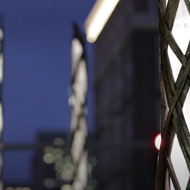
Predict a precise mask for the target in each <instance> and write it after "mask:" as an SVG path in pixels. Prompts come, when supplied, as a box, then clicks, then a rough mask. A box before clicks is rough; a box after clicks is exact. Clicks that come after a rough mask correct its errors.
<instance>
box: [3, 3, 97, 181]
mask: <svg viewBox="0 0 190 190" xmlns="http://www.w3.org/2000/svg"><path fill="white" fill-rule="evenodd" d="M94 2H95V0H90V1H89V0H0V13H4V15H5V49H4V50H5V52H4V56H5V63H4V64H5V65H4V85H3V101H4V102H3V103H4V131H3V142H4V143H18V142H24V143H34V142H35V136H36V133H37V131H39V130H42V129H44V130H54V129H55V130H61V129H65V130H67V131H68V130H69V125H70V108H69V105H68V88H69V82H70V51H71V50H70V47H71V44H70V42H71V37H72V27H71V22H72V21H76V22H77V23H78V24H79V26H80V27H81V28H82V27H83V24H84V21H85V19H86V18H87V16H88V14H89V12H90V10H91V8H92V6H93V4H94ZM87 50H88V58H89V63H90V64H92V60H91V57H92V56H91V54H92V52H91V46H90V45H89V44H88V48H87ZM91 68H92V66H91V65H90V73H91V72H92V69H91ZM90 78H91V79H92V75H90ZM89 96H90V101H89V103H90V105H92V86H91V87H90V93H89ZM91 110H92V109H90V111H91ZM92 115H93V112H91V114H90V116H89V125H90V128H91V130H92V127H93V122H92V120H93V116H92ZM32 155H33V154H32V152H31V151H30V152H24V153H23V152H18V151H12V152H5V153H4V176H3V177H4V179H5V180H6V181H10V180H18V181H23V180H29V179H30V165H29V162H30V159H31V157H32ZM18 170H19V175H18Z"/></svg>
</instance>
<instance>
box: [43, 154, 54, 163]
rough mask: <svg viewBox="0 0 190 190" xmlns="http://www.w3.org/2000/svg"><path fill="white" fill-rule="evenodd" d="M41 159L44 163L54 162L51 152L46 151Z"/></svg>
mask: <svg viewBox="0 0 190 190" xmlns="http://www.w3.org/2000/svg"><path fill="white" fill-rule="evenodd" d="M43 160H44V162H45V163H46V164H51V163H53V162H54V157H53V155H52V154H50V153H46V154H45V155H44V156H43Z"/></svg>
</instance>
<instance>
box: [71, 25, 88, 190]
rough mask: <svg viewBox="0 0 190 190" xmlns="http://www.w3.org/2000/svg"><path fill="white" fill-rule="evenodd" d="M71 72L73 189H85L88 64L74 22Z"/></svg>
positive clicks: (81, 38)
mask: <svg viewBox="0 0 190 190" xmlns="http://www.w3.org/2000/svg"><path fill="white" fill-rule="evenodd" d="M71 48H72V50H71V59H72V69H71V70H72V73H71V96H70V99H69V102H70V105H71V109H72V111H71V156H72V161H73V168H74V174H73V183H72V187H73V190H84V189H86V184H87V149H86V139H87V122H86V114H87V113H86V111H87V108H86V102H87V86H88V81H87V64H86V57H85V49H84V40H83V36H82V34H81V33H80V31H79V28H78V26H77V25H76V24H74V36H73V39H72V47H71Z"/></svg>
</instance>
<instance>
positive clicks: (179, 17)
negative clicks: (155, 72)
mask: <svg viewBox="0 0 190 190" xmlns="http://www.w3.org/2000/svg"><path fill="white" fill-rule="evenodd" d="M189 13H190V2H189V0H159V18H160V20H159V37H160V82H161V96H162V110H161V136H162V143H161V147H160V151H159V156H158V164H157V174H156V190H168V189H171V190H173V189H175V190H185V189H189V188H190V180H189V177H190V175H189V171H190V134H189V130H190V92H189V85H190V56H189V55H190V44H189V39H190V15H189Z"/></svg>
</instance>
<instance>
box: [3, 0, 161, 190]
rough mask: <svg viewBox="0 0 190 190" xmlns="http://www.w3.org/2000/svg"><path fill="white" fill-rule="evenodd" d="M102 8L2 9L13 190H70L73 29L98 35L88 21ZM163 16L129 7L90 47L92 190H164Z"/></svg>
mask: <svg viewBox="0 0 190 190" xmlns="http://www.w3.org/2000/svg"><path fill="white" fill-rule="evenodd" d="M110 1H111V0H110ZM97 2H100V0H98V1H96V0H90V1H89V0H65V1H62V0H54V1H53V0H38V1H37V0H27V1H26V0H16V1H15V0H6V1H4V0H0V14H1V19H0V21H1V25H3V29H4V42H3V45H4V47H3V54H4V81H3V88H2V96H3V109H4V127H3V137H2V141H3V144H4V147H5V148H4V151H3V173H2V178H3V183H4V189H5V190H14V189H16V190H30V189H32V190H46V189H51V190H58V189H60V190H70V187H69V185H65V184H69V178H68V176H67V175H61V174H60V173H61V171H62V169H61V168H62V166H61V165H59V163H61V162H60V159H61V160H62V162H63V163H64V162H65V163H67V164H68V168H69V163H70V161H71V158H70V155H69V153H68V152H69V151H68V147H67V146H65V145H66V144H67V142H68V139H69V134H70V121H71V114H70V112H71V110H70V106H69V104H68V99H69V88H70V78H71V40H72V36H73V30H72V22H73V21H74V22H76V23H77V24H78V25H79V27H80V29H81V30H82V31H83V33H84V35H88V31H87V28H88V24H89V23H87V25H85V21H86V20H87V18H89V14H90V13H91V12H92V9H93V6H94V4H95V3H97ZM102 2H103V0H102ZM108 8H109V7H107V9H108ZM157 12H158V11H157V1H156V0H154V1H152V0H133V1H131V0H120V1H118V2H117V4H116V6H115V7H114V9H113V12H111V13H110V15H109V19H108V20H107V21H106V23H105V25H104V26H103V27H102V30H101V31H100V33H99V34H98V36H97V39H96V40H94V41H93V43H89V42H92V41H91V40H89V39H88V41H87V40H86V42H85V45H86V50H85V51H86V55H87V63H88V76H89V82H88V117H87V123H88V144H89V145H88V154H89V155H88V187H87V189H88V190H118V189H121V190H137V189H140V188H143V189H146V190H153V189H154V184H155V167H156V159H157V150H156V148H155V146H154V138H155V137H156V135H157V134H158V133H159V115H160V87H159V48H158V15H157ZM102 18H103V17H102ZM45 144H47V146H46V145H45ZM49 144H52V146H49ZM54 146H60V147H54ZM68 171H69V169H68ZM24 187H25V188H24Z"/></svg>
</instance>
